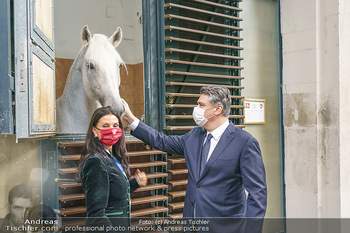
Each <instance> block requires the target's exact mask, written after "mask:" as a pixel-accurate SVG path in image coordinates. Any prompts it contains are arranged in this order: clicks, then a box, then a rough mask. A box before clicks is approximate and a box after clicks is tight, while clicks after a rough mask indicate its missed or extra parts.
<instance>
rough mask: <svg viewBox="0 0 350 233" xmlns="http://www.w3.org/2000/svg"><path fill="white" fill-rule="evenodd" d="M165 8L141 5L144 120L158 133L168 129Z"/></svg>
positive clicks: (155, 3)
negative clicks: (166, 111)
mask: <svg viewBox="0 0 350 233" xmlns="http://www.w3.org/2000/svg"><path fill="white" fill-rule="evenodd" d="M162 8H163V2H162V1H156V0H149V1H146V0H144V1H142V12H143V22H144V23H143V47H144V49H143V51H144V86H145V87H144V88H145V120H146V123H147V124H148V125H150V126H151V127H153V128H155V129H157V130H162V129H163V128H164V126H165V73H164V70H165V67H164V66H165V62H164V9H162ZM161 17H162V18H161Z"/></svg>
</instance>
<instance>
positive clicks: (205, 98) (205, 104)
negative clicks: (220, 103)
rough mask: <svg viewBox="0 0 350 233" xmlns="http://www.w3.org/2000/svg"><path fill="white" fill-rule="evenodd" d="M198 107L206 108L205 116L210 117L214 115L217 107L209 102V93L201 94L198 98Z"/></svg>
mask: <svg viewBox="0 0 350 233" xmlns="http://www.w3.org/2000/svg"><path fill="white" fill-rule="evenodd" d="M197 104H198V105H197V107H199V108H202V109H205V110H207V111H205V113H204V117H205V118H209V117H211V116H213V115H214V113H215V108H213V106H212V105H211V103H210V102H209V95H208V94H201V95H200V97H199V99H198V100H197Z"/></svg>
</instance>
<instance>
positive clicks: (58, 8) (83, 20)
mask: <svg viewBox="0 0 350 233" xmlns="http://www.w3.org/2000/svg"><path fill="white" fill-rule="evenodd" d="M54 3H55V5H54V9H55V12H54V14H55V15H54V19H55V20H54V24H55V25H54V26H55V35H54V39H55V50H56V57H57V58H69V59H74V58H75V57H76V55H77V54H78V52H79V49H80V47H81V45H82V44H81V39H80V38H81V36H80V32H81V29H82V27H83V26H84V25H88V26H89V29H90V31H91V33H93V34H94V33H99V34H105V35H107V36H108V37H109V36H111V35H112V34H113V32H114V31H115V30H116V29H117V27H121V28H122V30H123V41H122V43H121V44H120V45H119V47H118V48H117V50H118V52H119V53H120V55H121V56H122V58H123V59H124V61H125V62H126V63H127V64H136V63H140V62H143V45H142V24H141V23H140V21H139V19H140V17H141V15H142V0H132V1H130V0H58V1H54Z"/></svg>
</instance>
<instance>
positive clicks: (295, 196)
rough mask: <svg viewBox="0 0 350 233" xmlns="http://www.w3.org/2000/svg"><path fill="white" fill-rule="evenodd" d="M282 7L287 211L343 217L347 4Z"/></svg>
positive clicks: (310, 0) (302, 1)
mask: <svg viewBox="0 0 350 233" xmlns="http://www.w3.org/2000/svg"><path fill="white" fill-rule="evenodd" d="M281 14H282V37H283V80H284V85H283V87H284V91H283V92H284V93H283V95H284V126H285V176H286V211H287V217H290V218H316V217H319V218H338V217H341V218H349V217H350V180H349V177H350V170H349V167H350V157H349V155H350V145H349V141H350V138H349V137H350V134H349V133H350V122H349V115H350V88H349V86H350V79H349V75H350V71H349V64H350V55H349V54H350V43H349V38H350V33H349V28H350V4H349V1H347V0H334V1H329V0H318V1H315V0H284V1H281ZM322 109H325V111H322Z"/></svg>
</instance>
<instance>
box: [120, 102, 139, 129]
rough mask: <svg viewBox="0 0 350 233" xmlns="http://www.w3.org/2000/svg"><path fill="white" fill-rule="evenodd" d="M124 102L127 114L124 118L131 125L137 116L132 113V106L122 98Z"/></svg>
mask: <svg viewBox="0 0 350 233" xmlns="http://www.w3.org/2000/svg"><path fill="white" fill-rule="evenodd" d="M122 103H123V105H124V108H125V115H124V119H125V120H126V121H127V122H128V123H129V125H130V124H131V123H133V122H134V120H135V119H136V117H135V116H134V114H132V112H131V110H130V107H129V105H128V103H127V102H126V101H125V100H124V99H123V98H122Z"/></svg>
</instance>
